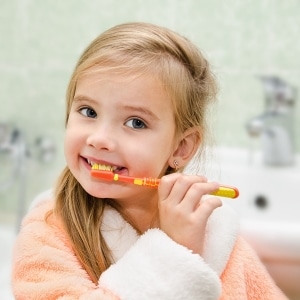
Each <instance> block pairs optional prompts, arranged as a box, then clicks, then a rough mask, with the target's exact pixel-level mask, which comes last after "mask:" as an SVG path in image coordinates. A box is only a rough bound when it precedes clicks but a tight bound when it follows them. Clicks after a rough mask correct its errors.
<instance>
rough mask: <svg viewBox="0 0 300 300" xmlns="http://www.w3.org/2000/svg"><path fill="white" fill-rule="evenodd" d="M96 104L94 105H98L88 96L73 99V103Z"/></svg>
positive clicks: (78, 96)
mask: <svg viewBox="0 0 300 300" xmlns="http://www.w3.org/2000/svg"><path fill="white" fill-rule="evenodd" d="M86 101H87V102H94V103H97V101H96V100H94V99H92V98H90V97H87V96H82V95H77V96H75V97H74V98H73V103H78V102H79V103H80V102H86Z"/></svg>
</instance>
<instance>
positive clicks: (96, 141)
mask: <svg viewBox="0 0 300 300" xmlns="http://www.w3.org/2000/svg"><path fill="white" fill-rule="evenodd" d="M175 147H176V143H175V121H174V114H173V109H172V105H171V101H170V99H169V97H168V95H167V93H166V92H165V90H164V89H163V87H162V86H161V85H160V83H159V82H158V81H157V80H156V79H154V78H153V77H151V76H146V75H143V76H130V75H126V76H123V75H116V74H106V75H103V74H101V73H99V72H98V73H97V72H94V73H92V72H90V73H88V74H87V75H85V76H84V77H83V78H81V79H80V80H79V81H78V82H77V86H76V93H75V96H74V101H73V103H72V106H71V111H70V115H69V120H68V124H67V129H66V137H65V155H66V160H67V163H68V166H69V168H70V170H71V172H72V173H73V175H74V176H75V178H76V179H77V180H78V181H79V182H80V184H81V185H82V186H83V188H84V189H85V190H86V191H87V192H88V193H89V194H91V195H93V196H95V197H99V198H113V199H118V198H119V199H122V198H126V197H131V198H132V197H133V196H134V193H136V195H138V194H139V193H140V192H141V191H142V192H143V194H144V195H145V193H148V192H150V190H152V191H151V193H153V189H151V188H143V187H137V186H134V185H129V184H124V183H120V182H108V181H99V180H96V179H94V178H92V177H91V176H90V170H91V162H97V163H100V164H104V165H108V166H112V167H114V168H115V173H119V174H123V175H129V176H134V177H161V176H162V175H164V174H165V172H166V169H167V167H168V166H169V164H170V163H172V159H171V157H172V154H173V152H174V150H175ZM141 189H142V190H141Z"/></svg>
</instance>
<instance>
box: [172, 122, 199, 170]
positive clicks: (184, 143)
mask: <svg viewBox="0 0 300 300" xmlns="http://www.w3.org/2000/svg"><path fill="white" fill-rule="evenodd" d="M200 142H201V133H200V132H199V130H198V128H195V127H192V128H189V129H188V130H186V131H185V132H184V133H183V134H182V135H181V137H180V138H179V143H178V146H177V148H176V149H175V150H174V152H173V155H172V156H171V157H170V159H169V165H170V167H172V168H174V160H176V161H177V162H178V168H179V169H180V168H183V167H184V166H186V165H187V164H188V162H189V161H190V160H191V159H192V158H193V156H194V155H195V153H196V152H197V150H198V148H199V145H200Z"/></svg>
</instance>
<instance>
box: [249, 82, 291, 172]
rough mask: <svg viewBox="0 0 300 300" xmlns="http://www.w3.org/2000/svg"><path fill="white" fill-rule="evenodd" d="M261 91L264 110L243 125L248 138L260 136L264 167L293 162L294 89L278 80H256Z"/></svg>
mask: <svg viewBox="0 0 300 300" xmlns="http://www.w3.org/2000/svg"><path fill="white" fill-rule="evenodd" d="M260 79H261V80H262V83H263V87H264V91H265V111H264V112H263V113H262V114H261V115H258V116H256V117H254V118H252V119H251V120H249V121H248V122H247V124H246V128H247V131H248V133H249V135H250V136H254V137H255V136H260V137H261V142H262V152H263V153H262V154H263V161H264V163H265V164H267V165H278V166H280V165H290V164H292V163H293V162H294V151H295V150H294V104H295V99H296V89H295V88H294V87H292V86H291V85H289V84H287V83H286V82H285V81H283V80H282V79H280V78H278V77H274V76H270V77H268V76H267V77H260Z"/></svg>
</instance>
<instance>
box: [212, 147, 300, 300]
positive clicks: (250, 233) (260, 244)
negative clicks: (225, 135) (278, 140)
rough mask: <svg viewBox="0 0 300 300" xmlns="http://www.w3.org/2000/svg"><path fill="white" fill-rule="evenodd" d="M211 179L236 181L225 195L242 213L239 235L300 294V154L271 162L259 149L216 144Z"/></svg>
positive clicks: (291, 290)
mask: <svg viewBox="0 0 300 300" xmlns="http://www.w3.org/2000/svg"><path fill="white" fill-rule="evenodd" d="M207 170H208V172H207V173H208V174H207V176H208V178H209V179H212V180H216V181H219V182H221V183H223V184H228V185H233V186H236V187H237V188H238V189H239V191H240V196H239V197H238V198H237V199H235V200H231V199H227V200H226V199H224V202H225V203H226V204H228V205H230V206H231V207H232V208H233V209H234V210H236V211H237V213H238V215H239V216H240V218H241V234H242V235H243V236H244V237H245V238H246V240H248V242H249V243H250V244H251V245H252V246H253V248H255V250H256V251H257V253H258V255H259V256H260V258H261V259H262V261H263V262H264V263H265V264H266V266H267V268H268V269H269V272H270V273H271V275H272V276H273V277H274V279H275V281H276V282H277V284H278V285H279V286H280V287H281V288H282V289H283V290H284V291H285V292H286V293H289V295H297V296H296V297H298V296H299V298H296V299H300V155H296V156H295V164H293V165H290V166H284V167H283V166H282V167H276V166H267V165H264V164H263V160H262V156H261V154H260V153H259V152H257V153H251V152H250V151H249V150H248V149H235V148H217V149H216V150H214V155H213V162H212V163H211V164H208V166H207Z"/></svg>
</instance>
